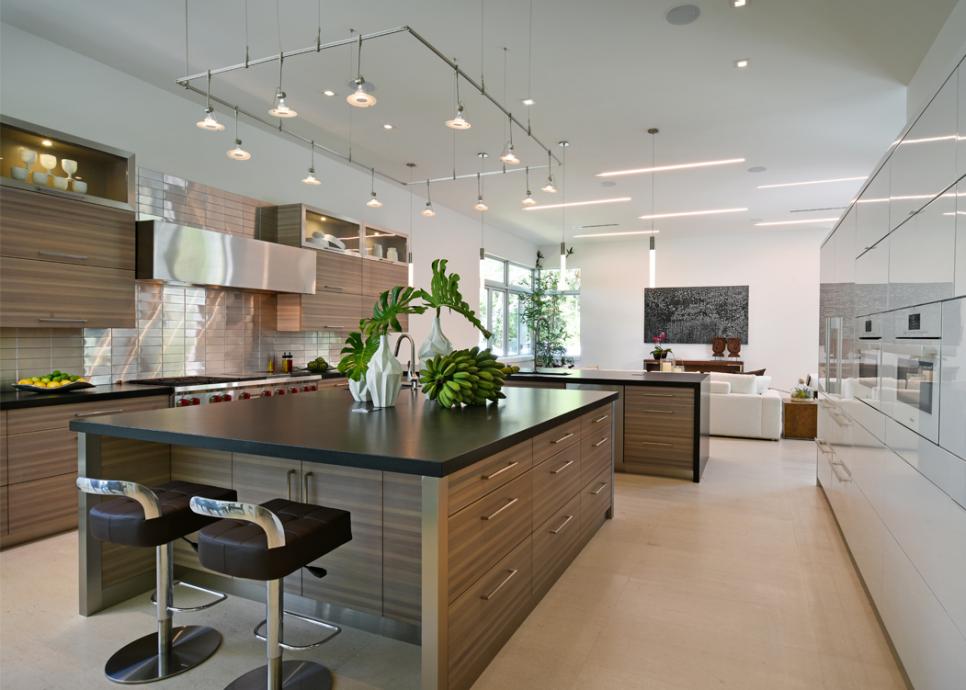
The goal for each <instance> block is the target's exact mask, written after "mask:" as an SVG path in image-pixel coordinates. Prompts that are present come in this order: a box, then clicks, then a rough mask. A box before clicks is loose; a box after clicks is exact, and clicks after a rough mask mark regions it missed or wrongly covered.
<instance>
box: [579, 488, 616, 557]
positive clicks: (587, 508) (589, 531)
mask: <svg viewBox="0 0 966 690" xmlns="http://www.w3.org/2000/svg"><path fill="white" fill-rule="evenodd" d="M613 481H614V475H613V473H612V472H611V471H610V470H605V471H603V472H601V473H600V474H598V475H597V476H596V477H594V478H593V479H591V480H590V482H588V483H587V485H586V486H584V488H583V489H581V491H580V531H581V533H582V535H583V541H586V540H587V539H590V537H592V536H593V535H594V533H595V532H596V531H597V530H598V529H600V526H601V525H602V524H604V520H605V519H606V518H605V514H606V513H607V511H608V510H610V505H611V503H610V502H611V492H612V490H613V487H612V486H611V482H613Z"/></svg>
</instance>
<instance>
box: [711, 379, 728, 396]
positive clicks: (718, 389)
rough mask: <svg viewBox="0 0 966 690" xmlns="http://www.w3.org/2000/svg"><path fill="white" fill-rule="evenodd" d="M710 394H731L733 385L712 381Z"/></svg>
mask: <svg viewBox="0 0 966 690" xmlns="http://www.w3.org/2000/svg"><path fill="white" fill-rule="evenodd" d="M709 392H711V393H718V394H723V395H727V394H728V393H730V392H731V384H730V383H728V382H727V381H712V382H711V385H710V386H709Z"/></svg>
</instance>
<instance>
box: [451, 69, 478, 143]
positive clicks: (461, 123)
mask: <svg viewBox="0 0 966 690" xmlns="http://www.w3.org/2000/svg"><path fill="white" fill-rule="evenodd" d="M454 66H455V62H454ZM453 76H454V81H455V83H456V117H454V118H453V119H452V120H447V121H446V126H447V127H449V128H450V129H469V128H470V127H472V126H473V125H471V124H470V123H469V122H468V121H467V120H466V118H464V117H463V103H462V101H461V100H460V73H459V70H458V69H454V70H453Z"/></svg>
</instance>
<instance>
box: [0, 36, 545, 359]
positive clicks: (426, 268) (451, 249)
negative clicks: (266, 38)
mask: <svg viewBox="0 0 966 690" xmlns="http://www.w3.org/2000/svg"><path fill="white" fill-rule="evenodd" d="M0 31H2V33H0V51H2V52H0V63H2V72H0V109H2V112H3V114H4V115H8V116H11V117H15V118H19V119H22V120H26V121H28V122H33V123H36V124H38V125H43V126H47V127H50V128H53V129H56V130H60V131H62V132H67V133H70V134H74V135H77V136H80V137H84V138H87V139H90V140H92V141H96V142H100V143H102V144H107V145H110V146H114V147H116V148H119V149H124V150H127V151H133V152H134V153H135V154H136V155H137V163H138V165H141V166H145V167H148V168H152V169H154V170H162V171H164V172H166V173H170V174H172V175H177V176H179V177H185V178H187V179H190V180H194V181H197V182H201V183H203V184H209V185H212V186H214V187H218V188H220V189H225V190H228V191H232V192H235V193H238V194H243V195H246V196H251V197H255V198H258V199H264V200H266V201H270V202H277V203H298V202H304V203H308V204H311V205H313V206H317V207H321V208H323V209H325V210H328V211H330V212H332V213H333V214H334V215H342V216H345V217H349V218H355V219H359V220H363V221H368V222H371V223H373V224H375V225H380V226H383V227H387V228H392V229H395V230H398V231H401V232H408V231H409V226H410V218H409V208H410V206H409V192H408V191H407V190H405V189H401V188H399V187H396V186H393V185H389V184H386V183H380V182H378V181H377V183H376V184H377V191H378V193H379V197H380V199H382V201H383V203H384V206H383V207H382V208H381V209H370V208H368V207H366V206H365V201H366V200H367V198H368V194H369V176H368V175H367V174H365V173H364V172H361V171H359V170H356V169H353V168H350V167H348V166H347V165H345V164H344V163H342V162H341V161H335V160H331V159H328V158H324V157H321V156H318V155H317V156H316V161H315V167H316V170H317V172H318V175H319V177H320V178H321V179H322V181H323V184H322V185H321V186H319V187H317V188H310V187H308V186H306V185H304V184H301V183H300V182H299V180H300V179H301V178H302V177H304V175H305V168H306V167H307V164H308V150H307V149H306V148H304V147H300V146H298V145H296V144H294V143H292V142H290V141H289V140H287V139H284V138H282V137H279V136H276V135H275V134H273V133H270V132H268V131H266V130H263V129H255V128H253V127H252V126H251V125H246V124H245V123H244V122H242V125H241V131H240V136H241V138H242V139H243V140H244V142H245V148H247V149H248V150H250V151H251V152H252V156H253V157H252V160H251V161H248V162H246V163H239V162H237V161H231V160H229V159H228V158H227V157H226V156H225V151H227V150H228V149H229V148H230V147H231V143H232V142H231V139H232V133H231V125H230V118H229V117H228V116H227V114H224V113H222V114H221V121H222V122H223V123H225V124H226V125H227V129H226V131H225V132H222V133H220V134H212V133H210V132H204V131H202V130H199V129H197V128H196V127H195V126H194V123H195V121H196V120H198V119H199V115H200V113H201V110H202V108H203V103H201V102H200V101H199V100H198V99H188V98H186V97H180V96H178V95H176V94H173V93H170V92H168V91H165V90H163V89H159V88H157V87H155V86H152V85H151V84H148V83H147V82H144V81H141V80H139V79H136V78H134V77H132V76H130V75H128V74H125V73H124V72H121V71H118V70H116V69H113V68H112V67H109V66H107V65H104V64H102V63H99V62H96V61H94V60H91V59H89V58H87V57H84V56H82V55H80V54H78V53H75V52H72V51H69V50H67V49H65V48H63V47H61V46H58V45H55V44H53V43H50V42H48V41H45V40H44V39H42V38H39V37H37V36H34V35H32V34H29V33H26V32H24V31H22V30H20V29H17V28H15V27H12V26H10V25H8V24H2V25H0ZM424 203H425V200H424V199H421V198H420V197H418V196H417V197H416V200H415V202H414V209H415V211H416V216H415V219H414V229H415V232H414V234H415V237H414V243H413V257H414V261H415V264H416V272H415V282H416V284H417V285H420V286H426V285H428V284H429V279H430V275H431V272H430V263H431V262H432V260H433V259H435V258H437V257H442V258H447V259H449V268H450V269H451V270H452V271H455V272H457V273H459V274H460V275H461V276H462V278H463V280H462V287H463V292H464V295H465V296H466V297H467V301H468V302H470V304H476V302H477V295H478V294H479V238H480V223H479V219H478V218H471V217H468V216H465V215H463V214H461V213H457V212H455V211H453V210H451V209H448V208H445V207H442V206H439V205H437V206H436V210H437V215H436V217H435V218H432V219H427V218H423V217H422V216H420V215H418V211H419V210H420V209H421V208H422V206H423V204H424ZM486 241H487V249H488V250H489V249H490V248H492V251H493V252H494V253H497V254H500V255H501V256H505V257H507V258H510V259H513V260H514V261H519V262H521V263H528V264H532V263H533V257H534V254H535V252H536V247H535V245H533V244H531V243H530V242H527V241H525V240H522V239H520V238H519V237H516V236H514V235H511V234H510V233H507V232H503V231H501V230H499V229H497V228H493V227H489V226H488V227H487V229H486ZM443 328H444V330H445V331H446V333H447V335H448V336H449V338H450V339H451V340H452V341H453V342H454V343H455V344H456V345H458V346H470V345H474V344H476V342H477V336H476V333H475V331H474V330H473V328H472V327H471V326H470V325H469V324H467V323H466V322H465V321H463V320H462V319H461V318H457V317H453V316H445V315H444V324H443ZM411 330H412V332H413V335H414V337H415V339H416V342H417V343H419V342H420V341H421V340H422V339H423V338H424V337H425V335H426V333H427V332H428V330H429V317H428V316H423V317H417V318H415V319H413V321H412V323H411Z"/></svg>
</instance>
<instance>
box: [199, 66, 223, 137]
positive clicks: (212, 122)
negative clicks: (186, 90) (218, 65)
mask: <svg viewBox="0 0 966 690" xmlns="http://www.w3.org/2000/svg"><path fill="white" fill-rule="evenodd" d="M195 127H197V128H198V129H204V130H206V131H208V132H222V131H224V129H225V125H223V124H221V123H220V122H218V120H217V119H216V118H215V109H214V108H212V107H211V72H208V87H207V88H206V89H205V116H204V118H203V119H201V120H198V121H197V122H196V123H195Z"/></svg>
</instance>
